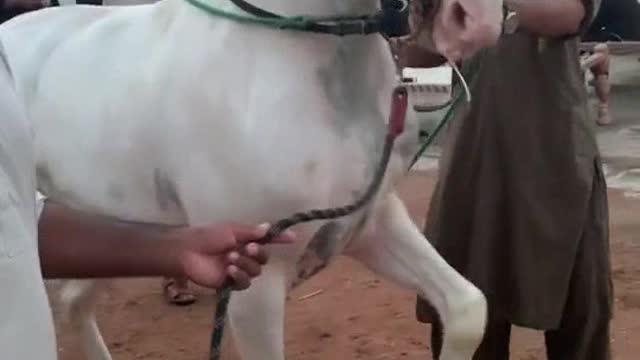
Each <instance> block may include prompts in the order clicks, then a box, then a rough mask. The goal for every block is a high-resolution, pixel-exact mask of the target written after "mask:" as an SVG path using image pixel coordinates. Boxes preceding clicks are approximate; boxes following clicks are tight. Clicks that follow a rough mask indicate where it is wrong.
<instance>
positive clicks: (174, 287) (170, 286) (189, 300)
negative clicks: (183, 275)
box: [162, 278, 196, 306]
mask: <svg viewBox="0 0 640 360" xmlns="http://www.w3.org/2000/svg"><path fill="white" fill-rule="evenodd" d="M162 294H163V296H164V299H165V301H166V302H167V303H169V304H171V305H180V306H186V305H191V304H193V303H194V302H196V296H195V294H194V293H193V292H192V291H191V290H190V289H189V283H188V280H186V279H175V278H165V279H164V280H163V281H162Z"/></svg>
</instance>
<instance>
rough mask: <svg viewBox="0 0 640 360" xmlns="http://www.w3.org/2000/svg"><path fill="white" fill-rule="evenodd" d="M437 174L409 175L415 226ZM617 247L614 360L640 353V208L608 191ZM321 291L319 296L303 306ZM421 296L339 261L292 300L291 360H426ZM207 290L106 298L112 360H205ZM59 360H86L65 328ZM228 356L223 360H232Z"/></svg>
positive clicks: (535, 338)
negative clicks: (175, 301)
mask: <svg viewBox="0 0 640 360" xmlns="http://www.w3.org/2000/svg"><path fill="white" fill-rule="evenodd" d="M433 181H434V178H433V174H426V173H420V174H413V175H411V176H410V177H409V178H408V179H407V180H406V181H405V182H404V183H403V185H402V194H403V198H404V199H405V201H406V203H407V206H408V207H409V209H410V211H411V214H412V215H413V217H414V219H415V221H416V222H417V223H418V224H422V223H423V221H424V215H425V212H426V208H427V204H428V199H429V195H430V193H431V190H432V188H433ZM610 206H611V230H612V238H611V247H612V254H613V268H614V279H615V290H616V313H615V319H614V321H613V332H612V340H611V341H612V344H613V349H614V359H619V360H634V359H638V354H640V340H638V338H639V337H640V260H639V259H640V218H639V216H638V214H640V201H638V200H631V199H625V198H624V197H623V195H622V193H620V192H616V191H611V192H610ZM318 290H321V291H323V292H322V293H321V294H319V295H317V296H314V297H311V298H309V299H306V300H300V299H299V298H300V297H301V296H304V295H305V294H310V293H314V292H316V291H318ZM414 305H415V295H414V294H412V293H411V292H409V291H405V290H402V289H399V288H398V287H396V286H394V285H392V284H390V283H387V282H385V281H384V280H381V279H379V278H378V277H376V276H374V275H373V274H372V273H370V272H369V271H367V270H365V269H364V268H363V267H362V266H360V265H359V264H357V263H355V262H353V261H351V260H348V259H339V260H338V261H337V262H336V263H334V264H333V265H332V266H331V267H330V268H329V269H327V270H326V271H325V272H323V273H321V274H319V275H318V276H317V277H315V278H313V279H312V280H310V281H309V282H308V283H306V284H304V285H302V286H301V287H300V288H298V289H296V291H294V292H293V293H292V294H291V299H290V301H289V303H288V306H287V319H286V354H287V359H289V360H302V359H304V360H317V359H338V360H342V359H345V360H346V359H367V360H369V359H370V360H383V359H406V360H418V359H430V357H429V356H428V354H429V349H428V341H427V339H428V334H429V329H428V327H427V326H424V325H421V324H419V323H417V322H416V321H415V317H414ZM213 306H214V305H213V296H212V293H211V292H208V291H204V290H203V291H201V292H200V299H199V301H198V302H197V303H196V304H195V305H192V306H190V307H173V306H168V305H165V303H164V302H163V300H162V298H161V296H160V280H159V279H144V280H137V279H136V280H126V281H124V280H121V281H117V282H115V284H114V285H113V289H112V291H111V292H110V293H109V294H107V295H106V296H104V297H103V299H102V301H101V302H100V304H99V308H98V322H99V324H100V327H101V328H102V330H103V334H104V335H105V338H106V340H107V343H108V345H109V347H110V349H111V351H112V353H113V355H114V360H133V359H176V360H183V359H184V360H196V359H197V360H202V359H205V358H206V350H207V345H208V339H209V331H210V327H211V317H212V312H213ZM59 344H60V349H59V353H60V359H61V360H81V359H83V357H82V356H81V355H80V354H79V347H78V343H77V340H76V339H75V338H74V337H73V336H71V334H70V332H69V328H68V325H66V324H64V323H63V322H62V324H61V325H60V326H59ZM512 353H513V355H514V356H513V357H512V358H513V359H520V360H534V359H545V356H544V347H543V340H542V336H541V335H540V334H539V333H536V332H532V331H527V330H522V329H515V331H514V336H513V341H512ZM228 358H229V357H226V359H228Z"/></svg>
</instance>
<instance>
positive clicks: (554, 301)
mask: <svg viewBox="0 0 640 360" xmlns="http://www.w3.org/2000/svg"><path fill="white" fill-rule="evenodd" d="M585 5H586V8H587V19H586V20H585V21H584V24H583V28H585V29H586V27H587V26H588V25H589V23H590V22H591V21H592V19H593V18H594V15H595V13H596V11H595V10H594V9H597V7H598V5H599V0H594V3H592V2H591V1H590V0H585ZM578 44H579V38H578V37H567V38H563V39H541V38H538V37H536V36H533V35H531V34H528V33H526V32H517V33H515V34H511V35H503V37H502V38H501V40H500V41H499V43H498V44H497V46H495V47H494V48H491V49H488V50H486V51H484V52H483V53H481V54H479V55H478V56H477V57H476V58H475V59H474V60H473V61H474V62H475V66H477V67H478V72H477V78H476V81H475V82H474V84H475V85H474V86H473V89H472V96H473V98H472V102H471V104H467V105H461V106H459V107H458V109H456V114H455V115H454V117H453V119H452V122H451V124H450V128H449V129H448V134H447V140H446V143H445V146H444V150H443V158H442V159H441V163H440V177H439V181H438V185H437V186H436V189H435V191H434V195H433V199H432V204H431V208H430V211H429V215H428V218H427V226H426V231H425V232H426V235H427V237H428V238H429V239H430V241H432V242H433V243H434V245H435V247H436V248H437V250H438V251H439V252H440V253H441V254H442V255H443V256H444V257H445V259H446V260H447V261H448V262H449V263H450V264H451V265H452V266H453V267H454V268H456V269H457V270H458V271H460V272H461V273H462V274H463V275H464V276H465V277H467V278H468V279H469V280H470V281H472V282H473V283H474V284H475V285H477V286H478V287H479V288H480V289H481V290H482V291H483V292H484V293H485V295H486V296H487V298H488V301H489V304H490V312H491V313H492V317H497V318H499V319H502V320H506V321H509V322H510V323H512V324H516V325H520V326H526V327H531V328H538V329H553V328H555V327H557V326H558V324H559V323H560V320H561V318H562V314H563V310H564V307H565V303H566V301H567V298H568V292H569V287H570V286H569V285H570V279H571V276H572V273H573V270H574V264H575V260H576V254H577V253H578V248H579V245H580V242H581V239H582V237H583V234H584V232H585V229H586V228H588V225H587V224H588V223H589V222H594V221H595V222H601V223H602V224H601V225H602V226H604V227H606V226H608V224H606V219H607V216H606V214H604V213H606V209H604V207H606V202H605V203H604V204H599V205H597V206H596V207H597V209H595V210H593V211H591V210H590V208H591V207H590V206H589V205H590V200H591V198H592V193H593V192H592V187H593V186H594V178H596V177H597V176H599V175H600V176H601V175H602V174H601V165H600V162H599V152H598V146H597V143H596V138H595V129H594V127H595V125H594V120H593V119H591V118H590V116H589V114H588V109H587V94H586V89H585V85H584V81H583V75H582V71H581V69H580V63H579V50H578ZM595 185H597V184H595ZM598 191H606V189H598ZM598 214H600V215H598ZM603 241H608V240H606V239H603ZM602 256H607V257H608V248H607V247H605V250H604V252H603V253H602ZM595 263H598V264H608V261H605V262H601V261H598V262H595ZM600 267H605V268H603V269H594V271H602V273H603V274H608V273H609V269H608V268H606V266H600ZM420 306H421V305H420V302H419V303H418V312H420Z"/></svg>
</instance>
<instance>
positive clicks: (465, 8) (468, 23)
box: [411, 0, 503, 61]
mask: <svg viewBox="0 0 640 360" xmlns="http://www.w3.org/2000/svg"><path fill="white" fill-rule="evenodd" d="M411 6H412V25H413V31H414V32H415V34H414V36H415V39H416V40H417V42H418V45H420V46H421V47H425V48H428V49H429V50H434V51H437V52H438V53H440V54H442V55H443V56H444V57H446V58H447V59H449V60H451V61H456V60H459V59H462V58H466V57H468V56H470V55H472V54H474V53H475V52H477V51H478V50H480V49H482V48H484V47H487V46H491V45H493V44H495V43H496V41H497V40H498V37H499V36H500V33H501V29H502V18H503V10H502V0H413V1H411Z"/></svg>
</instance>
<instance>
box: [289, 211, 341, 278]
mask: <svg viewBox="0 0 640 360" xmlns="http://www.w3.org/2000/svg"><path fill="white" fill-rule="evenodd" d="M344 229H345V227H344V225H343V224H341V223H338V222H336V221H333V222H330V223H327V224H325V225H323V226H322V227H321V228H320V229H319V230H318V231H317V232H316V233H315V234H314V235H313V238H312V239H311V242H309V245H308V246H307V248H306V249H305V252H304V254H303V255H302V257H301V258H300V260H298V263H297V266H296V276H297V278H296V279H295V280H294V286H295V285H297V284H299V283H300V282H302V281H304V280H307V279H309V278H311V277H312V276H314V275H315V274H317V273H318V272H320V270H322V269H324V268H325V267H326V266H327V265H328V264H329V262H330V261H331V258H333V257H334V256H335V255H337V254H338V253H340V252H341V250H342V249H341V247H339V246H338V245H339V242H340V240H342V239H343V236H342V235H344V231H343V230H344Z"/></svg>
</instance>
